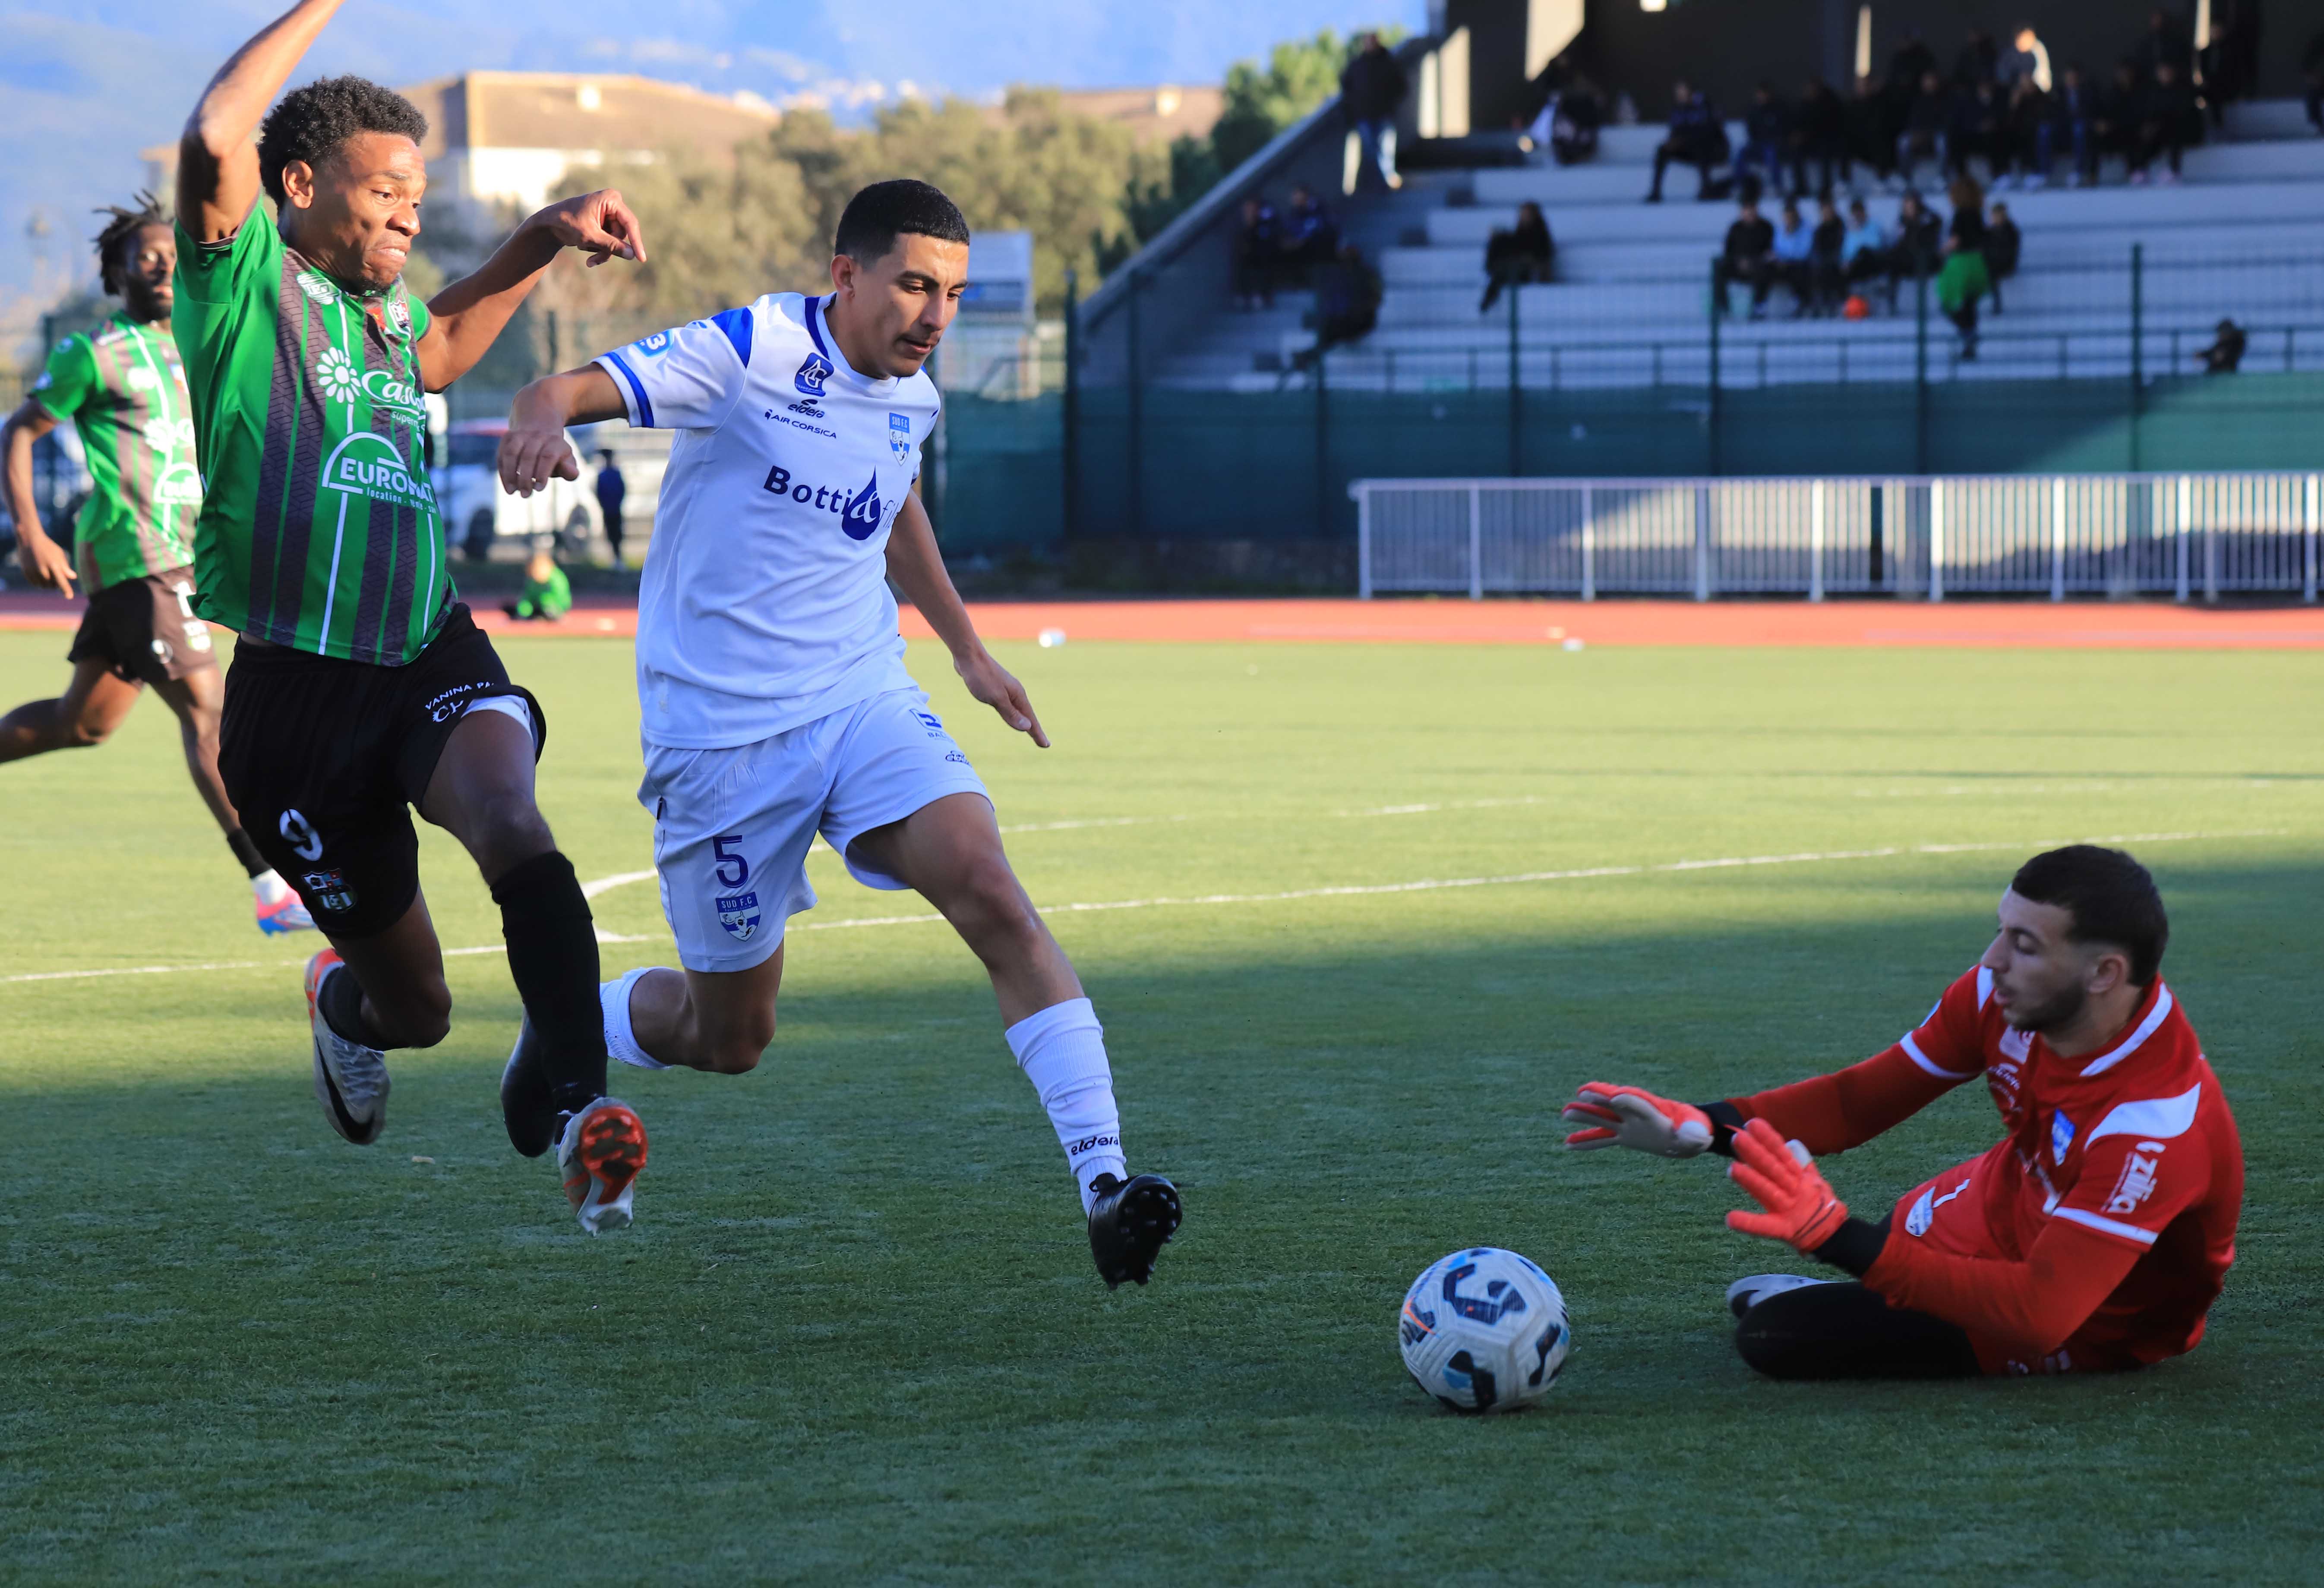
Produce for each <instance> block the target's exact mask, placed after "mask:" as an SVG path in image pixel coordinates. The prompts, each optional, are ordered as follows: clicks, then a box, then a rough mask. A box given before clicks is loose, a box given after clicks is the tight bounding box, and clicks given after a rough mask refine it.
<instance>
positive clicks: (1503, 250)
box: [1477, 198, 1557, 314]
mask: <svg viewBox="0 0 2324 1588" xmlns="http://www.w3.org/2000/svg"><path fill="white" fill-rule="evenodd" d="M1556 262H1557V243H1556V240H1555V239H1554V238H1553V237H1551V236H1550V234H1549V222H1548V221H1547V220H1545V218H1543V216H1542V213H1541V206H1540V205H1538V204H1535V203H1534V202H1533V200H1531V199H1529V198H1528V199H1527V200H1526V202H1524V203H1523V204H1520V205H1518V206H1517V225H1516V227H1515V228H1514V229H1512V230H1509V231H1506V232H1505V231H1501V230H1499V228H1496V229H1495V230H1494V232H1493V234H1492V235H1491V236H1490V237H1489V238H1487V239H1486V240H1485V278H1486V280H1485V296H1484V298H1483V299H1482V300H1481V301H1480V302H1479V303H1478V305H1477V312H1478V313H1479V314H1483V313H1484V312H1485V311H1486V310H1487V309H1489V308H1492V307H1493V305H1494V304H1495V303H1496V302H1498V301H1499V298H1500V296H1501V289H1502V288H1504V287H1514V286H1517V284H1518V283H1519V282H1523V281H1546V280H1549V279H1550V272H1551V271H1552V269H1553V268H1554V266H1555V264H1556Z"/></svg>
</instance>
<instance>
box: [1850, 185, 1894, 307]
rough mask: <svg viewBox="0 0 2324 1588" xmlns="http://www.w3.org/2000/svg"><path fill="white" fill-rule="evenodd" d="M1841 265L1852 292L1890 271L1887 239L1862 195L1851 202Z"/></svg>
mask: <svg viewBox="0 0 2324 1588" xmlns="http://www.w3.org/2000/svg"><path fill="white" fill-rule="evenodd" d="M1840 270H1841V271H1842V273H1843V274H1844V275H1845V276H1846V278H1847V283H1848V286H1849V290H1851V291H1853V290H1855V289H1858V287H1860V286H1861V285H1862V284H1863V283H1865V282H1867V281H1875V280H1879V279H1880V278H1881V277H1882V276H1884V275H1886V274H1887V273H1888V239H1887V237H1886V234H1883V233H1882V232H1881V230H1880V224H1879V223H1878V222H1877V221H1876V220H1874V219H1873V218H1872V216H1870V214H1869V213H1867V211H1866V209H1865V207H1864V200H1862V199H1861V198H1851V199H1849V201H1848V232H1847V234H1846V235H1845V236H1843V237H1841V238H1840Z"/></svg>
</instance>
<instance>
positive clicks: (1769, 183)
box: [1735, 78, 1792, 193]
mask: <svg viewBox="0 0 2324 1588" xmlns="http://www.w3.org/2000/svg"><path fill="white" fill-rule="evenodd" d="M1791 133H1792V107H1791V106H1788V105H1785V104H1784V100H1783V96H1782V95H1780V94H1778V93H1776V92H1775V84H1773V83H1771V82H1768V81H1767V80H1766V78H1761V79H1760V82H1759V86H1758V87H1757V88H1754V89H1753V90H1752V91H1751V108H1750V109H1749V110H1748V111H1746V112H1745V113H1744V115H1743V152H1742V153H1741V154H1739V155H1737V156H1736V157H1735V176H1736V179H1737V180H1738V181H1740V180H1741V179H1743V177H1744V176H1745V175H1747V174H1748V173H1749V172H1751V171H1753V170H1766V173H1767V174H1766V177H1764V178H1762V179H1760V180H1762V181H1764V182H1765V183H1766V191H1768V192H1770V193H1772V192H1774V191H1775V190H1776V189H1777V188H1781V187H1782V186H1783V182H1784V151H1785V148H1786V146H1787V145H1788V143H1789V142H1790V141H1791Z"/></svg>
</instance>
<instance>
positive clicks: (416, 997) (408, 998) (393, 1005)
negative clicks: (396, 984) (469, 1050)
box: [366, 981, 452, 1048]
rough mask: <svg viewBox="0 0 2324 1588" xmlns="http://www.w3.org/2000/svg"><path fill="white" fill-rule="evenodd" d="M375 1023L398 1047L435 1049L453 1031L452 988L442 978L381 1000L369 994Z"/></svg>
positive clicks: (367, 998) (367, 997) (381, 1032)
mask: <svg viewBox="0 0 2324 1588" xmlns="http://www.w3.org/2000/svg"><path fill="white" fill-rule="evenodd" d="M366 1001H367V1002H369V1004H370V1005H371V1019H372V1023H373V1024H374V1025H376V1026H378V1027H379V1031H380V1034H381V1035H382V1036H383V1037H385V1038H386V1039H387V1040H388V1041H389V1042H392V1043H393V1044H394V1045H395V1046H397V1047H399V1048H432V1047H434V1046H435V1045H436V1044H437V1043H438V1042H442V1041H443V1040H444V1039H445V1038H446V1037H447V1036H449V1035H450V1034H451V1033H452V989H451V988H450V987H447V986H445V985H444V984H443V983H442V982H441V981H438V982H435V983H432V984H429V985H422V986H420V987H411V988H409V989H407V990H406V991H404V992H403V993H402V994H401V995H400V996H396V997H394V998H391V999H388V1000H386V1001H382V1000H381V999H379V998H377V997H375V996H369V995H366Z"/></svg>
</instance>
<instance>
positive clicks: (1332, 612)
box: [0, 592, 2324, 650]
mask: <svg viewBox="0 0 2324 1588" xmlns="http://www.w3.org/2000/svg"><path fill="white" fill-rule="evenodd" d="M80 610H81V603H80V602H79V601H64V600H61V599H60V598H58V597H56V596H52V595H44V594H37V593H23V592H17V593H9V594H0V630H7V629H70V628H72V627H73V626H74V625H75V624H77V623H78V621H79V620H80ZM969 610H970V611H971V612H972V614H973V616H974V618H975V620H976V626H977V630H978V632H979V633H981V634H982V635H984V636H985V637H986V638H991V639H1033V638H1037V637H1038V636H1039V635H1040V634H1041V633H1042V632H1043V631H1044V630H1047V629H1057V630H1062V631H1063V632H1064V634H1065V638H1066V639H1067V641H1068V642H1075V641H1087V640H1109V639H1111V640H1139V641H1149V642H1170V641H1204V642H1210V643H1225V644H1240V643H1251V642H1259V643H1271V642H1294V643H1297V642H1312V643H1325V644H1364V643H1388V644H1402V645H1539V646H1555V645H1560V644H1563V643H1567V642H1570V641H1572V640H1580V641H1582V642H1583V643H1584V644H1585V645H1663V646H1669V645H1701V646H1858V647H1861V646H1939V647H1971V648H1984V649H2026V648H2031V649H2067V650H2081V649H2166V650H2173V649H2225V650H2313V649H2319V648H2324V611H2319V610H2318V609H2316V608H2314V607H2299V606H2293V607H2227V608H2207V607H2199V606H2186V607H2181V606H2176V605H2173V604H2172V603H2169V602H2147V601H2087V602H2085V601H2068V602H2064V603H2061V604H2058V605H2052V604H2050V603H2048V602H2037V601H1950V602H1943V603H1940V604H1937V605H1933V606H1932V605H1930V604H1928V603H1927V602H1923V601H1826V602H1823V603H1821V604H1811V603H1809V602H1806V601H1707V602H1695V601H1457V600H1454V601H1432V600H1419V601H1412V600H1398V601H1340V600H1297V601H978V602H974V603H972V605H971V607H970V609H969ZM476 620H477V622H478V623H479V624H480V625H481V626H483V627H484V628H485V629H490V630H492V631H493V632H495V633H505V634H531V635H558V636H580V637H588V636H596V635H604V636H610V637H626V636H630V635H634V634H635V633H636V632H637V626H638V614H637V608H636V607H635V605H634V604H632V603H629V602H626V601H619V600H616V599H612V598H594V597H593V598H589V599H586V600H584V601H582V602H581V603H580V604H578V605H577V606H576V607H575V609H574V610H573V611H572V612H571V613H569V614H568V615H567V617H566V618H565V619H564V620H562V621H559V622H556V623H517V622H512V620H509V619H507V618H505V617H503V616H502V615H501V613H500V612H498V611H497V610H492V609H491V608H484V609H481V610H478V611H477V613H476ZM903 630H904V633H905V634H906V635H907V636H908V637H910V638H916V639H918V638H928V636H929V629H928V627H927V624H926V623H925V622H923V621H922V620H920V616H919V614H918V612H915V611H913V610H910V609H909V608H907V609H905V611H904V614H903Z"/></svg>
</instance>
